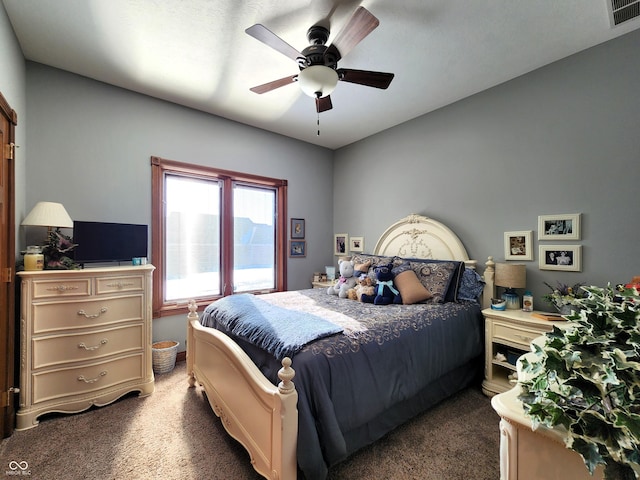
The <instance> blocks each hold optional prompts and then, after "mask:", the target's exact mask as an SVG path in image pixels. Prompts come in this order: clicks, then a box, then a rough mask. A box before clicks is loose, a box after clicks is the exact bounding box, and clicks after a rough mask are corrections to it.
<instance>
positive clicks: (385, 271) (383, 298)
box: [362, 263, 402, 305]
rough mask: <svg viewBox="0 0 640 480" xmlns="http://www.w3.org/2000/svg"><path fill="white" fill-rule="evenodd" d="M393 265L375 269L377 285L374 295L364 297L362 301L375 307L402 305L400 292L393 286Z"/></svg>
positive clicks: (379, 266)
mask: <svg viewBox="0 0 640 480" xmlns="http://www.w3.org/2000/svg"><path fill="white" fill-rule="evenodd" d="M392 268H393V263H389V264H386V265H378V266H377V267H375V274H376V285H375V287H374V289H375V292H374V293H373V295H362V301H363V302H365V303H373V304H374V305H389V304H390V303H402V297H401V296H400V292H398V290H397V289H396V288H395V287H394V285H393V277H394V275H393V271H392Z"/></svg>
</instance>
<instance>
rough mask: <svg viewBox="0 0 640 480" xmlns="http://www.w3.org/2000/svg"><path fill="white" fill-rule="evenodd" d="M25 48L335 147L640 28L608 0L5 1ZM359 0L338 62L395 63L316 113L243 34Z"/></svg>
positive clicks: (290, 39)
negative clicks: (386, 78)
mask: <svg viewBox="0 0 640 480" xmlns="http://www.w3.org/2000/svg"><path fill="white" fill-rule="evenodd" d="M2 1H3V4H4V6H5V9H6V11H7V14H8V16H9V19H10V21H11V23H12V25H13V28H14V30H15V33H16V35H17V38H18V41H19V42H20V45H21V47H22V50H23V52H24V55H25V57H26V58H27V59H28V60H32V61H35V62H39V63H43V64H46V65H51V66H53V67H57V68H60V69H63V70H68V71H70V72H74V73H77V74H80V75H84V76H86V77H90V78H93V79H96V80H100V81H102V82H106V83H109V84H113V85H116V86H119V87H122V88H126V89H129V90H133V91H136V92H140V93H144V94H147V95H151V96H153V97H157V98H161V99H165V100H168V101H171V102H175V103H178V104H181V105H186V106H188V107H192V108H195V109H198V110H202V111H204V112H209V113H212V114H215V115H219V116H221V117H225V118H228V119H231V120H235V121H238V122H242V123H245V124H247V125H253V126H255V127H259V128H262V129H265V130H269V131H272V132H276V133H280V134H282V135H286V136H289V137H293V138H297V139H300V140H303V141H305V142H309V143H313V144H317V145H322V146H325V147H328V148H331V149H336V148H339V147H342V146H344V145H348V144H350V143H352V142H355V141H357V140H360V139H362V138H364V137H367V136H369V135H372V134H374V133H376V132H379V131H382V130H385V129H387V128H390V127H393V126H394V125H398V124H400V123H403V122H405V121H407V120H410V119H412V118H415V117H418V116H420V115H423V114H425V113H428V112H430V111H433V110H435V109H437V108H440V107H443V106H445V105H447V104H449V103H452V102H455V101H457V100H460V99H462V98H464V97H467V96H469V95H473V94H474V93H477V92H480V91H482V90H485V89H487V88H490V87H492V86H494V85H497V84H500V83H502V82H505V81H507V80H509V79H512V78H514V77H517V76H519V75H522V74H525V73H527V72H530V71H531V70H534V69H536V68H539V67H541V66H543V65H546V64H549V63H551V62H554V61H556V60H559V59H561V58H563V57H566V56H568V55H571V54H573V53H576V52H579V51H581V50H584V49H586V48H589V47H591V46H594V45H597V44H599V43H602V42H604V41H607V40H609V39H612V38H614V37H617V36H619V35H623V34H625V33H627V32H629V31H631V30H634V29H637V28H639V27H640V20H639V19H635V20H630V21H628V22H626V23H624V24H622V25H620V26H618V27H615V28H612V27H611V24H610V20H609V12H608V7H607V1H608V0H457V1H456V0H396V1H389V0H387V1H384V0H362V1H357V0H315V1H311V0H2ZM359 5H362V6H364V7H365V8H367V9H368V10H369V11H370V12H371V13H373V14H374V15H375V16H376V17H377V18H378V19H379V20H380V26H379V27H378V28H377V29H376V30H374V31H373V32H372V33H371V34H370V35H369V36H367V37H366V38H365V39H364V40H363V41H362V42H361V43H359V44H358V45H356V46H355V48H354V49H353V50H352V51H351V52H350V53H348V55H346V56H345V58H343V59H341V60H340V62H339V64H338V66H339V67H341V68H354V69H363V70H376V71H382V72H393V73H395V78H394V80H393V82H392V83H391V85H390V87H389V88H388V89H387V90H379V89H376V88H370V87H365V86H361V85H355V84H351V83H346V82H339V83H338V86H337V88H336V90H335V91H334V92H333V94H332V95H331V99H332V101H333V109H332V110H329V111H327V112H323V113H321V114H320V136H318V135H317V125H316V120H317V114H316V110H315V104H314V100H313V99H312V98H310V97H307V96H305V95H304V94H303V93H302V92H301V91H300V90H299V86H298V85H297V84H295V83H294V84H291V85H287V86H285V87H282V88H279V89H277V90H274V91H272V92H269V93H265V94H262V95H258V94H255V93H253V92H250V91H249V88H250V87H252V86H255V85H259V84H262V83H266V82H269V81H271V80H275V79H279V78H282V77H285V76H288V75H294V74H296V73H297V72H298V68H297V66H296V64H295V63H294V62H293V61H292V60H290V59H289V58H287V57H285V56H284V55H282V54H280V53H278V52H276V51H275V50H273V49H271V48H269V47H267V46H266V45H264V44H263V43H261V42H259V41H257V40H256V39H254V38H252V37H250V36H249V35H247V34H246V33H245V32H244V30H245V29H246V28H247V27H249V26H251V25H253V24H255V23H262V24H263V25H265V26H266V27H267V28H269V29H270V30H271V31H272V32H274V33H275V34H277V35H278V36H280V37H281V38H282V39H283V40H285V41H286V42H287V43H289V44H290V45H292V46H293V47H295V48H296V49H298V50H303V49H304V48H305V47H306V46H307V45H308V41H307V38H306V32H307V29H308V28H309V27H310V26H312V25H314V24H315V23H317V22H319V21H322V20H324V21H325V22H326V21H327V20H328V22H329V24H330V29H331V36H330V38H329V43H330V42H331V39H332V38H333V37H334V36H335V35H336V34H337V33H338V31H339V30H340V28H341V27H342V25H344V23H345V22H346V21H347V20H348V18H349V17H350V16H351V14H352V13H353V11H354V10H355V9H356V8H357V7H358V6H359Z"/></svg>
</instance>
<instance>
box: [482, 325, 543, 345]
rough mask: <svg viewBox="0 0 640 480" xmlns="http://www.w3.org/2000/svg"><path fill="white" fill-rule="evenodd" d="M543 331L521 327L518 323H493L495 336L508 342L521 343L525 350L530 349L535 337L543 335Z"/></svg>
mask: <svg viewBox="0 0 640 480" xmlns="http://www.w3.org/2000/svg"><path fill="white" fill-rule="evenodd" d="M541 332H542V331H535V330H531V329H527V328H522V327H519V326H518V325H510V324H506V323H501V322H499V321H494V323H493V338H494V341H495V339H500V340H504V341H506V342H510V343H515V344H517V345H521V346H523V347H524V349H525V350H527V351H528V350H529V345H530V343H531V342H532V341H533V339H534V338H536V337H538V336H540V335H541Z"/></svg>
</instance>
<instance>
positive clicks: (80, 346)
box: [78, 338, 109, 352]
mask: <svg viewBox="0 0 640 480" xmlns="http://www.w3.org/2000/svg"><path fill="white" fill-rule="evenodd" d="M108 342H109V340H107V339H106V338H105V339H103V340H100V343H99V344H98V345H94V346H92V347H87V346H86V345H85V343H84V342H82V343H80V344H79V345H78V348H84V349H85V350H86V351H88V352H92V351H93V350H97V349H99V348H100V347H102V346H103V345H106V344H107V343H108Z"/></svg>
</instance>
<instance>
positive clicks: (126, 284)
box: [96, 275, 144, 295]
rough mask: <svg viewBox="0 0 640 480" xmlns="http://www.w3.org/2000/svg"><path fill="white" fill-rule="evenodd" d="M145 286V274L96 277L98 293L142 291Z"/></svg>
mask: <svg viewBox="0 0 640 480" xmlns="http://www.w3.org/2000/svg"><path fill="white" fill-rule="evenodd" d="M143 287H144V276H142V275H126V276H125V275H123V276H118V277H98V278H97V279H96V294H97V295H104V294H111V293H127V292H141V291H142V289H143Z"/></svg>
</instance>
